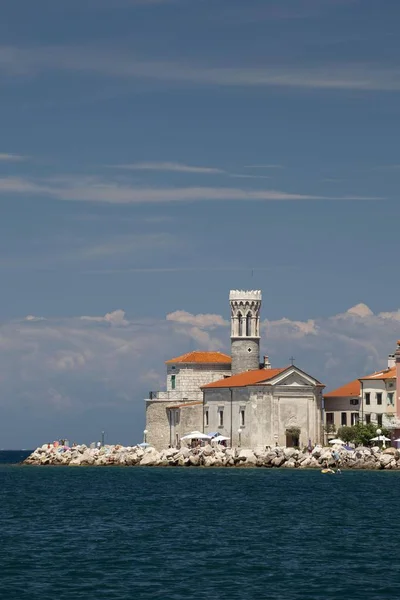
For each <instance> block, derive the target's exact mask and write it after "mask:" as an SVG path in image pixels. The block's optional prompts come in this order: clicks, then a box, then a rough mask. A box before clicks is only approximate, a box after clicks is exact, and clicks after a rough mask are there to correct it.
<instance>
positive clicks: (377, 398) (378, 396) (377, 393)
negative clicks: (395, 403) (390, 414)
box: [376, 392, 382, 404]
mask: <svg viewBox="0 0 400 600" xmlns="http://www.w3.org/2000/svg"><path fill="white" fill-rule="evenodd" d="M376 403H377V404H382V392H376Z"/></svg>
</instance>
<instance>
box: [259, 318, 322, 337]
mask: <svg viewBox="0 0 400 600" xmlns="http://www.w3.org/2000/svg"><path fill="white" fill-rule="evenodd" d="M264 325H265V326H266V328H267V332H268V331H269V332H270V331H271V330H273V329H276V330H277V331H278V332H279V335H281V336H282V335H286V336H287V337H289V338H301V337H303V336H306V335H317V334H318V326H317V325H316V322H315V321H314V320H313V319H309V320H308V321H291V320H290V319H287V318H286V317H285V318H283V319H279V320H278V321H266V322H265V323H264Z"/></svg>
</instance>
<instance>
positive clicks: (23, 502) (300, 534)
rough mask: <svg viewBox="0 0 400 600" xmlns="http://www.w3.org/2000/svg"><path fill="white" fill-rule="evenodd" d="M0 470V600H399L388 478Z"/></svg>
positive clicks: (397, 484)
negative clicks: (391, 599)
mask: <svg viewBox="0 0 400 600" xmlns="http://www.w3.org/2000/svg"><path fill="white" fill-rule="evenodd" d="M11 458H16V456H14V457H11ZM3 459H4V456H3V457H2V463H3V464H1V465H0V540H1V543H0V599H1V600H14V599H15V600H25V599H26V600H28V599H29V600H39V599H40V600H102V599H104V600H147V599H149V600H150V599H151V600H156V599H163V600H164V599H165V600H189V599H193V600H196V599H198V600H206V599H207V600H213V599H214V598H215V599H221V600H231V599H232V600H235V599H244V600H247V599H248V600H253V599H254V600H260V599H268V600H331V599H332V600H333V599H335V600H356V599H360V600H361V599H362V600H382V599H386V598H388V599H389V598H393V599H397V598H399V597H400V552H399V547H398V544H399V542H400V519H399V516H398V511H397V507H398V505H399V490H400V473H399V472H383V471H380V472H375V471H373V472H368V471H344V472H342V474H335V475H324V474H321V473H320V472H319V471H306V470H305V471H297V470H296V471H295V470H293V471H291V470H286V469H282V470H279V469H257V468H254V469H249V468H243V469H229V468H222V469H210V468H207V469H202V468H151V467H97V468H96V467H77V468H72V467H49V466H46V467H33V466H21V465H20V464H18V461H12V460H11V459H10V457H9V458H8V462H7V461H4V460H3ZM5 462H7V464H5Z"/></svg>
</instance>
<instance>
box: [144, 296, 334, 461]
mask: <svg viewBox="0 0 400 600" xmlns="http://www.w3.org/2000/svg"><path fill="white" fill-rule="evenodd" d="M261 300H262V297H261V291H259V290H250V291H243V290H232V291H231V292H230V295H229V302H230V308H231V356H228V355H225V354H222V353H219V352H192V353H188V354H186V355H183V356H180V357H177V358H175V359H171V360H169V361H167V363H166V364H167V390H166V391H165V392H151V393H150V395H149V398H148V399H147V400H146V436H147V441H148V443H150V444H152V445H153V446H154V447H156V448H157V449H161V448H163V447H164V448H165V447H166V446H168V445H172V446H176V445H179V443H180V438H181V437H183V435H185V434H186V433H188V432H190V431H193V430H199V431H203V432H204V433H216V432H218V433H219V434H221V435H224V436H226V437H228V438H229V439H230V443H231V445H232V446H235V447H246V448H253V449H261V448H265V447H266V446H275V445H276V444H278V445H280V446H306V445H308V444H309V443H310V442H311V443H312V444H315V443H320V442H322V441H323V414H322V404H323V403H322V391H323V388H324V386H323V385H322V384H321V383H320V382H319V381H318V380H317V379H315V378H314V377H312V376H311V375H309V374H307V373H305V372H304V371H302V370H301V369H299V368H298V367H297V366H295V365H289V366H286V367H283V368H271V364H270V363H269V360H268V357H264V360H263V362H262V364H260V309H261Z"/></svg>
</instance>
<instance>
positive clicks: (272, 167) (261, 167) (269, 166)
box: [244, 165, 283, 169]
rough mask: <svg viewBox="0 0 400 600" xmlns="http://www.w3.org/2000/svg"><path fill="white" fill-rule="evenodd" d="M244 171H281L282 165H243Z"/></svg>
mask: <svg viewBox="0 0 400 600" xmlns="http://www.w3.org/2000/svg"><path fill="white" fill-rule="evenodd" d="M244 169H283V165H245V166H244Z"/></svg>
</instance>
